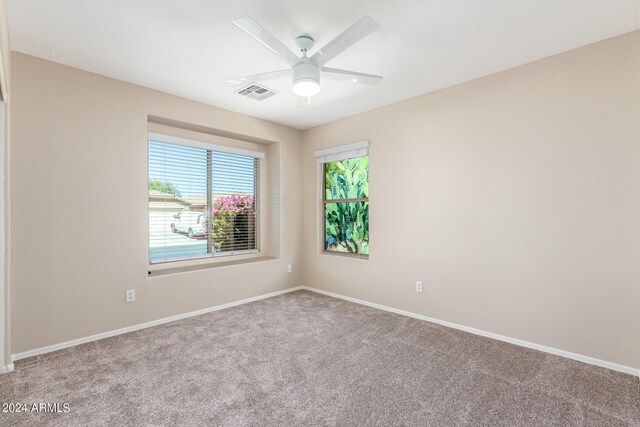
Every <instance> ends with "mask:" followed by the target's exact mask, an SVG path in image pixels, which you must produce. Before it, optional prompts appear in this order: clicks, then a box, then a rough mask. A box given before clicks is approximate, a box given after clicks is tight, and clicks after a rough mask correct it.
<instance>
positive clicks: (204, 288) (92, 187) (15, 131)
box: [10, 53, 302, 354]
mask: <svg viewBox="0 0 640 427" xmlns="http://www.w3.org/2000/svg"><path fill="white" fill-rule="evenodd" d="M12 59H13V61H12V70H13V76H14V79H13V86H12V89H13V95H12V96H13V105H12V107H13V109H12V118H11V120H12V129H11V136H12V143H11V144H12V146H11V148H12V151H11V158H10V162H11V168H12V176H11V215H12V221H11V225H10V226H11V232H12V235H13V236H14V237H13V241H12V254H11V255H12V256H11V277H10V279H11V292H12V294H11V331H12V352H13V353H14V354H15V353H20V352H24V351H27V350H32V349H36V348H39V347H42V346H47V345H51V344H56V343H60V342H64V341H67V340H71V339H76V338H82V337H85V336H89V335H92V334H97V333H100V332H106V331H110V330H114V329H118V328H122V327H126V326H131V325H136V324H139V323H143V322H147V321H151V320H156V319H160V318H163V317H167V316H171V315H176V314H181V313H185V312H189V311H193V310H197V309H202V308H206V307H210V306H215V305H219V304H223V303H228V302H232V301H236V300H240V299H244V298H248V297H252V296H257V295H261V294H265V293H269V292H274V291H277V290H281V289H286V288H290V287H293V286H297V285H300V284H301V282H302V275H301V271H302V269H301V268H300V267H301V266H300V255H299V254H300V241H301V236H302V233H301V222H302V215H301V182H300V179H299V177H300V173H301V172H300V164H299V159H300V156H301V153H300V139H301V133H300V131H298V130H295V129H291V128H287V127H285V126H280V125H276V124H273V123H270V122H266V121H263V120H258V119H255V118H251V117H248V116H244V115H241V114H237V113H232V112H229V111H225V110H221V109H218V108H214V107H210V106H206V105H204V104H199V103H196V102H192V101H188V100H185V99H181V98H178V97H174V96H170V95H167V94H164V93H160V92H157V91H153V90H150V89H145V88H142V87H139V86H135V85H131V84H127V83H123V82H120V81H116V80H113V79H109V78H105V77H101V76H98V75H95V74H91V73H87V72H84V71H80V70H77V69H73V68H70V67H66V66H62V65H58V64H54V63H52V62H48V61H43V60H40V59H36V58H33V57H29V56H26V55H22V54H18V53H14V54H13V57H12ZM147 115H153V116H157V117H162V118H167V119H170V120H175V121H177V122H185V123H190V124H193V125H196V126H199V127H202V128H211V129H215V130H216V131H218V132H219V133H220V134H222V135H224V136H229V135H233V134H240V135H244V136H245V137H246V138H247V139H249V140H252V141H255V140H267V141H275V142H277V143H278V144H276V145H272V146H270V147H269V156H271V158H270V160H269V167H270V169H271V170H270V171H269V183H270V184H271V185H272V186H275V188H274V191H272V192H270V195H269V197H270V198H275V206H274V207H273V209H271V212H270V213H269V215H268V220H269V221H270V222H274V221H278V220H279V221H281V222H282V226H281V227H279V228H278V230H280V233H281V234H280V239H276V240H277V241H276V242H271V244H272V245H273V244H277V245H278V248H277V250H278V251H279V253H280V258H279V259H276V260H269V261H262V262H256V263H250V264H242V265H236V266H226V267H217V268H210V269H205V270H198V271H191V272H186V273H179V274H173V275H162V276H158V277H152V278H148V277H147V270H148V268H147V267H148V265H147V227H148V224H147V223H148V214H147V169H146V164H147V147H146V132H147ZM278 203H280V206H279V209H278V206H277V204H278ZM278 226H279V224H278ZM272 252H274V251H272ZM288 263H292V264H293V266H294V269H293V271H294V272H293V273H292V274H287V273H286V264H288ZM132 288H135V289H136V297H137V298H136V299H137V300H136V302H135V303H132V304H125V302H124V294H125V289H132Z"/></svg>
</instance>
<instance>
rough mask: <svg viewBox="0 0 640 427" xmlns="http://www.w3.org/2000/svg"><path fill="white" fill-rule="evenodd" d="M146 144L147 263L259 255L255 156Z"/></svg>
mask: <svg viewBox="0 0 640 427" xmlns="http://www.w3.org/2000/svg"><path fill="white" fill-rule="evenodd" d="M156 139H157V138H155V137H154V138H149V140H148V144H149V186H148V188H149V260H150V262H151V263H158V262H166V261H173V260H180V259H189V258H200V257H208V256H218V255H232V254H240V253H248V252H255V251H257V250H258V224H259V210H258V188H259V183H258V177H259V166H260V161H259V159H258V156H259V154H262V153H256V155H255V156H254V155H249V154H237V153H234V152H229V151H228V150H227V151H218V150H215V149H207V148H203V147H206V145H203V144H201V143H196V144H193V145H187V144H177V143H173V142H165V141H159V140H156Z"/></svg>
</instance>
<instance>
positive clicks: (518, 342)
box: [301, 286, 640, 377]
mask: <svg viewBox="0 0 640 427" xmlns="http://www.w3.org/2000/svg"><path fill="white" fill-rule="evenodd" d="M301 288H302V289H305V290H308V291H311V292H316V293H319V294H322V295H327V296H330V297H333V298H339V299H342V300H345V301H349V302H354V303H356V304H361V305H366V306H367V307H372V308H377V309H379V310H384V311H388V312H391V313H395V314H400V315H403V316H408V317H413V318H414V319H419V320H424V321H427V322H431V323H437V324H438V325H442V326H447V327H449V328H453V329H459V330H461V331H465V332H469V333H471V334H475V335H480V336H483V337H487V338H493V339H495V340H499V341H504V342H508V343H510V344H515V345H518V346H521V347H527V348H531V349H534V350H538V351H543V352H545V353H550V354H554V355H556V356H562V357H566V358H568V359H573V360H577V361H579V362H584V363H588V364H590V365H596V366H600V367H603V368H607V369H611V370H613V371H618V372H623V373H625V374H629V375H634V376H636V377H640V369H637V368H632V367H630V366H624V365H620V364H617V363H613V362H607V361H606V360H600V359H596V358H594V357H590V356H584V355H582V354H578V353H572V352H570V351H566V350H560V349H557V348H553V347H547V346H546V345H540V344H535V343H532V342H528V341H524V340H520V339H517V338H511V337H507V336H504V335H499V334H494V333H492V332H487V331H483V330H481V329H476V328H471V327H469V326H464V325H459V324H457V323H452V322H447V321H445V320H440V319H434V318H432V317H427V316H423V315H421V314H416V313H412V312H410V311H405V310H400V309H397V308H393V307H388V306H386V305H381V304H376V303H372V302H368V301H364V300H360V299H356V298H351V297H347V296H344V295H340V294H335V293H333V292H327V291H323V290H322V289H317V288H311V287H309V286H301Z"/></svg>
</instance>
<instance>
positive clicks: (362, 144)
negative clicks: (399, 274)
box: [313, 140, 371, 260]
mask: <svg viewBox="0 0 640 427" xmlns="http://www.w3.org/2000/svg"><path fill="white" fill-rule="evenodd" d="M369 146H370V141H368V140H364V141H359V142H354V143H352V144H346V145H341V146H338V147H332V148H327V149H324V150H318V151H315V152H314V153H313V155H314V157H315V158H316V160H317V162H318V212H319V218H320V227H318V233H319V235H318V242H319V245H318V246H319V248H320V254H323V255H335V256H342V257H347V258H356V259H364V260H368V259H369V255H364V254H354V253H349V252H336V251H328V250H326V242H325V236H326V233H325V225H326V224H325V223H326V220H325V217H324V214H325V206H324V205H325V182H324V180H325V174H324V164H325V163H330V162H337V161H340V160H347V159H353V158H355V157H363V156H369ZM368 200H369V198H368V197H367V201H368ZM369 207H371V204H370V203H369Z"/></svg>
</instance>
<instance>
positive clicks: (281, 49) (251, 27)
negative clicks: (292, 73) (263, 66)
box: [233, 16, 300, 65]
mask: <svg viewBox="0 0 640 427" xmlns="http://www.w3.org/2000/svg"><path fill="white" fill-rule="evenodd" d="M233 23H234V24H235V25H236V26H237V27H238V28H240V29H241V30H242V31H244V32H245V33H247V34H249V35H250V36H251V37H253V38H254V39H256V40H258V41H259V42H260V43H262V44H263V45H264V46H265V47H266V48H267V49H269V50H270V51H272V52H273V53H275V54H276V55H278V56H279V57H280V58H282V59H284V60H285V61H287V62H288V63H289V65H295V64H297V63H298V62H300V58H298V56H297V55H296V54H295V53H293V52H291V50H289V48H287V47H286V46H285V45H283V44H282V42H281V41H280V40H278V39H277V38H275V37H274V36H273V34H271V33H270V32H268V31H267V30H265V29H264V28H262V27H261V26H260V24H258V23H257V22H256V21H254V20H253V19H251V18H250V17H248V16H243V17H241V18H238V19H236V20H235V21H233Z"/></svg>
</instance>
